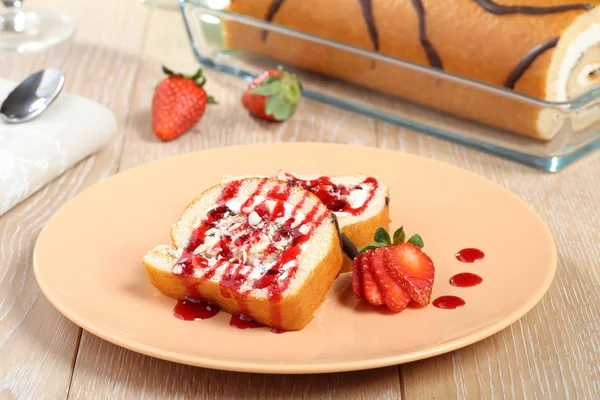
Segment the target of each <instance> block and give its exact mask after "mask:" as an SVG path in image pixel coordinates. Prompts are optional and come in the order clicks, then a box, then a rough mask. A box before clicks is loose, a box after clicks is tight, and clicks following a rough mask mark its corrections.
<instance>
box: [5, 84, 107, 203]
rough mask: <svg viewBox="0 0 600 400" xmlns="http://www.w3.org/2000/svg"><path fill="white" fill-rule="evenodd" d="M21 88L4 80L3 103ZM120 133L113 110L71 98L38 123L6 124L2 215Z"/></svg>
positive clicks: (53, 107) (58, 103)
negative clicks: (13, 90)
mask: <svg viewBox="0 0 600 400" xmlns="http://www.w3.org/2000/svg"><path fill="white" fill-rule="evenodd" d="M16 84H17V83H16V82H11V81H6V80H2V79H0V102H2V101H3V100H4V99H5V98H6V96H7V95H8V93H9V92H10V91H11V90H12V88H14V87H15V86H16ZM115 131H116V121H115V117H114V115H113V114H112V112H111V111H110V110H109V109H107V108H106V107H104V106H102V105H100V104H98V103H96V102H93V101H91V100H89V99H86V98H83V97H80V96H76V95H73V94H69V93H65V92H63V93H61V94H60V96H59V97H58V98H57V99H56V100H55V102H54V103H53V104H52V105H51V106H50V107H49V108H48V109H47V110H46V111H45V112H44V113H43V114H42V115H40V116H39V117H38V118H36V119H35V120H33V121H30V122H26V123H23V124H16V125H10V124H5V123H3V122H1V121H0V215H2V214H4V213H5V212H6V211H8V210H9V209H11V208H12V207H13V206H15V205H16V204H18V203H19V202H20V201H22V200H23V199H25V198H27V197H29V196H30V195H31V194H33V193H34V192H36V191H37V190H38V189H40V188H41V187H42V186H44V185H45V184H46V183H48V182H50V181H51V180H52V179H54V178H56V177H57V176H59V175H60V174H62V173H63V172H64V171H66V170H67V169H69V168H71V167H72V166H73V165H75V164H76V163H77V162H79V161H81V160H82V159H84V158H85V157H87V156H89V155H90V154H92V153H95V152H97V151H98V150H100V149H101V148H102V146H104V145H105V144H106V143H107V142H108V140H109V139H110V137H111V135H112V134H113V133H114V132H115Z"/></svg>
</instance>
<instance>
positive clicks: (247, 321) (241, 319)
mask: <svg viewBox="0 0 600 400" xmlns="http://www.w3.org/2000/svg"><path fill="white" fill-rule="evenodd" d="M229 325H231V326H235V327H236V328H238V329H252V328H262V327H263V326H265V325H263V324H261V323H260V322H258V321H255V320H253V319H252V318H250V317H248V316H246V315H244V314H240V313H235V314H233V315H232V316H231V320H230V321H229Z"/></svg>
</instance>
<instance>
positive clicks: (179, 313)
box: [173, 299, 221, 321]
mask: <svg viewBox="0 0 600 400" xmlns="http://www.w3.org/2000/svg"><path fill="white" fill-rule="evenodd" d="M219 311H221V310H220V309H219V306H217V305H216V304H213V303H209V302H207V301H202V300H196V299H180V300H179V301H177V304H176V305H175V308H174V309H173V315H174V316H175V317H177V318H179V319H182V320H184V321H197V320H200V319H208V318H212V317H214V316H215V315H217V314H218V313H219Z"/></svg>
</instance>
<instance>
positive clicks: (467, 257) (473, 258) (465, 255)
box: [456, 248, 485, 263]
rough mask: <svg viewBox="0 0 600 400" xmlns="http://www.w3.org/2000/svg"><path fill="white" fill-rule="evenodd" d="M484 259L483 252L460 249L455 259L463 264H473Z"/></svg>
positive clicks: (472, 249)
mask: <svg viewBox="0 0 600 400" xmlns="http://www.w3.org/2000/svg"><path fill="white" fill-rule="evenodd" d="M483 257H485V254H484V253H483V251H481V250H479V249H474V248H466V249H462V250H461V251H459V252H458V253H456V259H457V260H458V261H460V262H464V263H474V262H477V261H479V260H481V259H483Z"/></svg>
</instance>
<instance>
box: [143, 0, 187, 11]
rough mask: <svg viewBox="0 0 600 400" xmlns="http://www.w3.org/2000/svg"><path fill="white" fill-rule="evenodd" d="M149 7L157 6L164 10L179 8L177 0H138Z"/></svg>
mask: <svg viewBox="0 0 600 400" xmlns="http://www.w3.org/2000/svg"><path fill="white" fill-rule="evenodd" d="M138 1H139V2H140V3H142V4H145V5H147V6H149V7H157V8H162V9H165V10H176V9H178V8H179V2H178V1H177V0H138Z"/></svg>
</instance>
